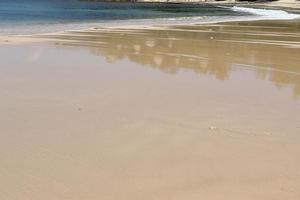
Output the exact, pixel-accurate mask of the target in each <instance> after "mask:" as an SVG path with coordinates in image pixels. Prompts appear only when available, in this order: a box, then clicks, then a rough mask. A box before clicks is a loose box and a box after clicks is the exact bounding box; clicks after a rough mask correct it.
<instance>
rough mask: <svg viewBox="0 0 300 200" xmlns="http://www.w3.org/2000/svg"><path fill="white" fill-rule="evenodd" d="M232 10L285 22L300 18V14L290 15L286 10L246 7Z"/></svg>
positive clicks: (235, 7) (234, 7) (236, 7)
mask: <svg viewBox="0 0 300 200" xmlns="http://www.w3.org/2000/svg"><path fill="white" fill-rule="evenodd" d="M231 9H232V10H233V11H236V12H245V13H250V14H254V15H258V16H262V17H263V19H284V20H286V19H296V18H299V17H300V15H298V14H293V13H288V12H286V11H284V10H271V9H258V8H245V7H239V6H233V7H232V8H231Z"/></svg>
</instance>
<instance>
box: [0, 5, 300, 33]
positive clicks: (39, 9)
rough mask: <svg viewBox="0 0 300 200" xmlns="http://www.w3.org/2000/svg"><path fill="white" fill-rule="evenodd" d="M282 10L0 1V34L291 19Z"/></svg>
mask: <svg viewBox="0 0 300 200" xmlns="http://www.w3.org/2000/svg"><path fill="white" fill-rule="evenodd" d="M297 17H299V16H298V15H297V14H293V13H288V12H286V11H282V10H267V9H255V8H246V7H237V6H217V5H216V6H212V5H206V4H204V5H203V4H175V3H168V4H166V3H125V2H92V1H83V0H0V35H31V34H38V33H49V32H57V31H65V30H77V29H84V28H90V27H105V26H119V25H161V24H162V25H164V24H167V25H168V24H170V25H173V24H197V23H198V24H201V23H212V22H224V21H238V20H242V21H243V20H256V19H293V18H297Z"/></svg>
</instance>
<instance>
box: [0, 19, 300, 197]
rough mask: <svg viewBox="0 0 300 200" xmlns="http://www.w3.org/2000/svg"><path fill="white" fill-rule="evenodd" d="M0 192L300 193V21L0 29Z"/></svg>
mask: <svg viewBox="0 0 300 200" xmlns="http://www.w3.org/2000/svg"><path fill="white" fill-rule="evenodd" d="M0 55H1V59H0V99H1V104H0V122H1V125H0V161H1V164H0V199H3V200H38V199H43V200H83V199H84V200H98V199H103V200H116V199H128V200H140V199H143V200H160V199H161V200H167V199H170V200H171V199H172V200H199V199H206V200H225V199H226V200H227V199H230V200H253V199H255V200H283V199H284V200H297V199H300V159H299V157H300V134H299V133H300V57H299V55H300V21H299V20H289V21H279V20H277V21H255V22H228V23H219V24H206V25H189V26H170V27H166V26H155V27H151V28H141V27H130V28H126V27H119V28H93V29H89V30H82V31H66V32H61V33H56V34H43V35H36V36H31V37H1V39H0Z"/></svg>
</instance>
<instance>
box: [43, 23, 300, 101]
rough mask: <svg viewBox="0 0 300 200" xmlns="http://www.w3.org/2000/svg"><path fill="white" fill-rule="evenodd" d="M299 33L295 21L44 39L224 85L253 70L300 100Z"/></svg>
mask: <svg viewBox="0 0 300 200" xmlns="http://www.w3.org/2000/svg"><path fill="white" fill-rule="evenodd" d="M299 32H300V23H299V22H297V21H294V22H282V21H281V22H276V21H275V22H274V21H273V22H266V21H261V22H235V23H224V24H214V25H202V26H199V25H193V26H174V27H171V28H168V29H165V28H163V27H161V28H159V27H156V28H154V29H132V28H131V29H125V28H117V29H100V28H99V29H94V30H89V31H73V32H68V33H63V34H57V35H48V36H46V37H47V38H52V39H55V40H57V39H59V41H60V42H57V44H58V45H67V46H85V47H87V48H89V50H90V52H91V53H92V54H95V55H101V56H105V57H106V58H107V60H108V61H109V62H114V61H116V60H120V59H129V60H130V61H133V62H136V63H138V64H141V65H145V66H150V67H154V68H157V69H159V70H161V71H164V72H167V73H176V72H177V71H178V70H181V69H189V70H193V71H194V72H196V73H199V74H211V75H214V76H215V77H216V79H219V80H226V79H229V78H230V72H231V71H232V70H234V69H236V70H238V69H241V70H243V69H250V70H254V71H255V72H256V74H257V78H260V79H267V80H270V81H272V82H273V83H274V84H276V85H278V86H280V87H281V86H285V85H289V86H291V87H293V88H294V95H295V96H297V95H299V94H300V57H299V55H300V33H299ZM43 37H44V36H43Z"/></svg>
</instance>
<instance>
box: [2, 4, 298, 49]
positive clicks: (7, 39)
mask: <svg viewBox="0 0 300 200" xmlns="http://www.w3.org/2000/svg"><path fill="white" fill-rule="evenodd" d="M120 3H122V2H120ZM136 3H146V4H147V3H162V4H168V3H169V4H197V5H212V6H226V7H227V6H230V7H234V6H239V7H243V8H254V9H269V10H283V11H286V12H292V14H293V13H294V14H298V13H299V14H300V9H298V8H294V7H293V6H292V5H291V6H290V7H282V4H280V2H276V4H273V2H268V3H244V2H235V3H232V2H230V1H228V3H224V2H168V3H167V2H155V1H154V2H150V1H149V2H144V1H142V2H136ZM298 4H299V8H300V3H298ZM293 5H294V4H293ZM193 18H197V16H194V17H178V18H174V23H172V22H171V23H170V22H168V23H161V24H159V23H158V24H155V23H152V24H151V23H149V24H139V23H142V22H143V21H153V20H170V21H171V20H173V18H154V19H135V20H131V19H130V20H125V21H122V22H121V21H120V20H116V21H113V22H112V23H111V22H106V23H103V24H101V23H99V25H92V24H94V23H91V26H90V27H87V28H78V29H66V30H58V31H53V32H44V33H32V34H15V35H0V44H7V43H20V42H28V41H29V42H30V41H31V40H30V39H32V38H35V37H40V36H43V35H49V34H51V35H52V34H61V33H67V32H71V31H86V30H95V29H116V28H135V29H136V28H141V29H149V28H151V29H153V28H155V27H159V28H163V27H164V28H168V27H170V26H174V25H176V26H177V25H179V26H185V25H206V24H218V23H226V22H246V21H261V20H270V21H272V20H280V19H276V18H274V19H272V18H270V19H269V18H268V16H263V15H256V16H255V15H253V16H251V15H249V16H234V17H231V18H229V19H213V18H212V19H210V21H202V22H199V21H195V22H191V23H189V24H186V21H189V19H193ZM299 19H300V15H299ZM176 20H185V21H182V22H175V21H176ZM282 20H285V19H282ZM292 20H294V19H292ZM123 22H125V23H124V24H121V23H123ZM119 23H120V24H119ZM131 23H135V24H131ZM83 24H85V23H83ZM86 24H89V23H86Z"/></svg>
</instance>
